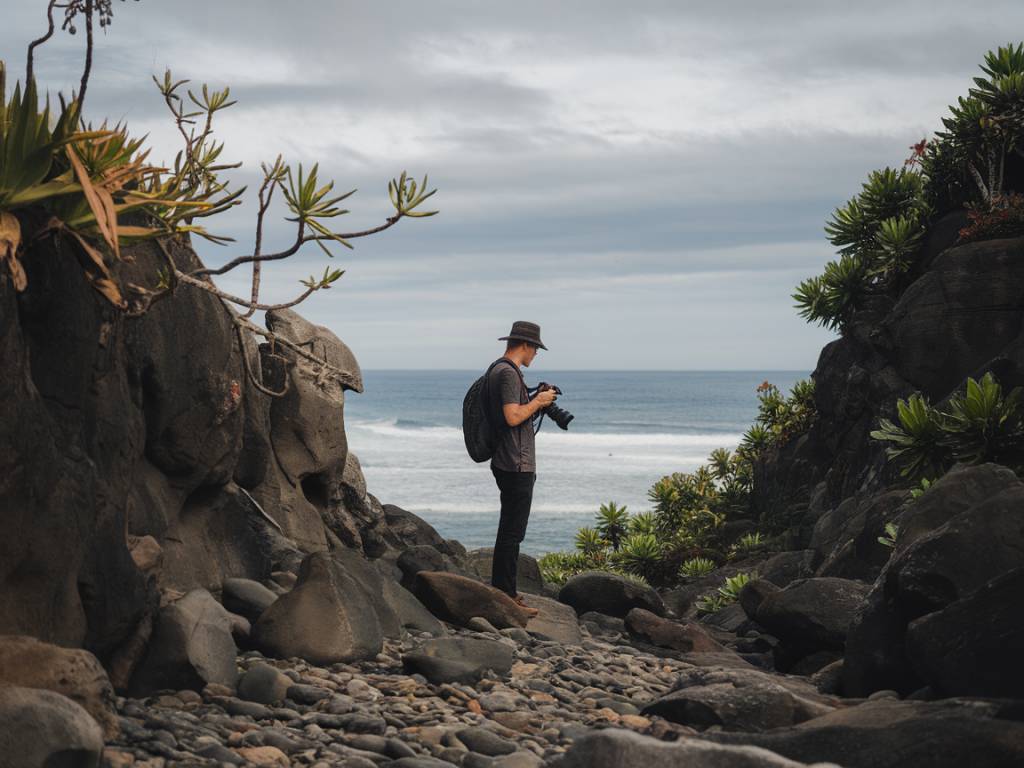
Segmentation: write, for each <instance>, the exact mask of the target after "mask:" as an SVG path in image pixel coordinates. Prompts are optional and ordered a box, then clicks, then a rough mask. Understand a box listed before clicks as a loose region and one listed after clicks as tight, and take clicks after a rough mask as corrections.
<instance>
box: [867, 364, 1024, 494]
mask: <svg viewBox="0 0 1024 768" xmlns="http://www.w3.org/2000/svg"><path fill="white" fill-rule="evenodd" d="M1022 397H1024V390H1022V389H1021V388H1020V387H1016V388H1015V389H1013V390H1012V391H1011V392H1009V393H1005V394H1004V392H1003V389H1002V386H1001V385H1000V384H999V382H998V381H997V380H996V378H995V376H993V375H992V373H986V374H985V376H983V377H982V379H981V381H975V380H974V379H973V378H968V379H967V384H966V386H965V388H964V391H963V392H957V393H956V394H954V395H953V396H951V397H950V398H949V399H948V400H947V402H946V404H945V406H944V407H939V406H932V405H930V404H929V403H928V400H927V399H926V398H925V397H924V396H922V395H921V394H919V393H918V394H913V395H911V396H910V397H909V398H907V400H900V401H898V402H897V403H896V411H897V421H896V422H894V421H891V420H889V419H884V418H883V419H881V420H880V421H879V428H878V429H877V430H875V431H874V432H872V433H871V436H872V437H873V438H875V439H876V440H881V441H884V442H886V443H888V444H889V446H888V447H887V448H886V454H887V455H888V457H889V458H890V459H893V460H895V461H896V462H898V464H899V465H900V466H901V473H902V474H903V475H904V476H905V477H910V478H914V479H919V478H925V479H934V478H936V477H940V476H941V475H942V474H944V473H945V472H946V470H948V469H949V468H950V467H951V466H952V465H953V464H954V463H957V462H962V463H965V464H980V463H982V462H988V461H991V462H995V463H998V464H1003V465H1005V466H1008V467H1010V468H1011V469H1013V470H1014V471H1016V472H1020V471H1021V470H1022V469H1024V407H1022V405H1021V398H1022ZM929 484H930V480H929V483H928V484H926V483H923V482H922V489H923V490H927V488H928V485H929Z"/></svg>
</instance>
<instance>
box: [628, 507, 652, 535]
mask: <svg viewBox="0 0 1024 768" xmlns="http://www.w3.org/2000/svg"><path fill="white" fill-rule="evenodd" d="M657 531H658V518H657V516H656V515H655V514H654V513H653V512H638V513H637V514H635V515H633V516H632V517H631V518H630V519H629V530H628V534H629V535H630V536H633V535H636V534H655V533H657Z"/></svg>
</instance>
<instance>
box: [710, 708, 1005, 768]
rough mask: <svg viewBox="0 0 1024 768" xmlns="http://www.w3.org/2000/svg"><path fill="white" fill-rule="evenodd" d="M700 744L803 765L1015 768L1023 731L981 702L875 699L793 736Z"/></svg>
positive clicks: (788, 731) (724, 736)
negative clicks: (741, 748) (752, 749)
mask: <svg viewBox="0 0 1024 768" xmlns="http://www.w3.org/2000/svg"><path fill="white" fill-rule="evenodd" d="M1004 709H1005V711H1004ZM704 737H705V738H706V739H708V740H709V741H715V742H718V743H721V744H750V745H754V746H759V747H764V748H765V749H770V750H771V751H772V752H777V753H778V754H780V755H783V756H785V757H788V758H790V759H791V760H799V761H802V762H806V763H813V762H815V761H819V760H836V759H838V760H840V761H841V762H842V765H843V767H844V768H906V767H907V766H918V765H921V766H925V765H926V766H928V768H963V766H968V765H971V766H974V765H977V766H985V768H1014V767H1015V766H1019V765H1021V764H1022V763H1024V723H1021V722H1020V721H1019V720H1018V719H1016V716H1015V715H1014V714H1013V712H1012V707H1008V708H1004V707H1002V706H1000V705H998V704H990V703H985V702H980V701H974V702H964V701H956V700H950V701H948V702H935V703H932V702H923V701H898V700H894V699H881V700H878V701H869V702H866V703H864V704H860V705H858V706H855V707H846V708H841V709H837V710H835V711H834V712H830V713H828V714H826V715H823V716H822V717H818V718H815V719H814V720H809V721H807V722H805V723H801V724H800V725H798V726H796V727H793V728H780V729H778V730H775V731H771V732H768V733H705V734H704Z"/></svg>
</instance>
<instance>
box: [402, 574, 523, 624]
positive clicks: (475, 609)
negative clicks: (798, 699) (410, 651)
mask: <svg viewBox="0 0 1024 768" xmlns="http://www.w3.org/2000/svg"><path fill="white" fill-rule="evenodd" d="M413 592H414V594H415V595H416V597H418V598H419V599H420V601H421V602H422V603H423V604H424V605H425V606H427V608H429V609H430V611H431V613H433V614H434V615H435V616H437V617H438V618H440V619H443V620H444V621H449V622H451V623H453V624H458V625H460V626H463V627H465V626H468V624H469V620H470V619H472V618H473V617H475V616H479V617H481V618H484V619H487V621H489V622H490V623H491V624H493V625H494V626H495V627H497V628H498V629H505V628H508V627H525V626H526V623H527V620H528V619H529V614H528V613H527V611H526V610H525V609H524V608H523V607H522V606H520V605H518V604H517V603H516V602H515V601H514V600H513V599H512V598H511V597H509V596H508V595H506V594H505V593H504V592H502V591H501V590H500V589H495V588H494V587H489V586H487V585H486V584H481V583H480V582H479V581H476V580H475V579H469V578H466V577H465V576H459V575H458V574H456V573H446V572H444V571H421V572H420V573H418V574H417V575H416V579H415V582H414V584H413Z"/></svg>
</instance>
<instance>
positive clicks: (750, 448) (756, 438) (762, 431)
mask: <svg viewBox="0 0 1024 768" xmlns="http://www.w3.org/2000/svg"><path fill="white" fill-rule="evenodd" d="M771 443H772V433H771V431H770V430H769V429H768V428H767V427H765V426H764V425H763V424H754V425H753V426H752V427H751V428H750V429H748V430H747V431H746V432H745V433H744V435H743V439H742V440H741V441H740V450H741V451H743V453H744V454H745V455H747V456H749V457H750V458H751V459H756V458H757V457H758V456H760V455H761V454H762V453H764V451H765V450H766V449H767V448H768V446H770V445H771Z"/></svg>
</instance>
